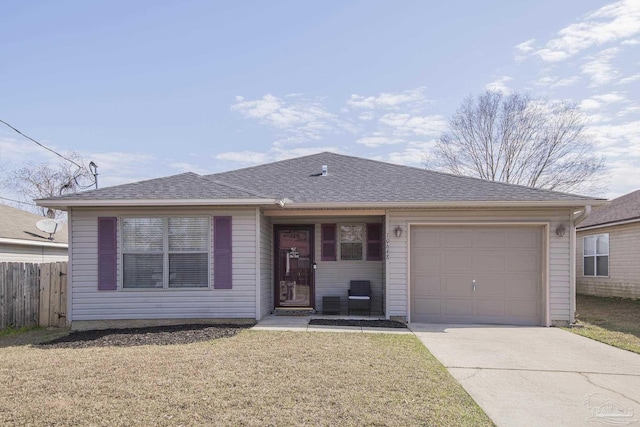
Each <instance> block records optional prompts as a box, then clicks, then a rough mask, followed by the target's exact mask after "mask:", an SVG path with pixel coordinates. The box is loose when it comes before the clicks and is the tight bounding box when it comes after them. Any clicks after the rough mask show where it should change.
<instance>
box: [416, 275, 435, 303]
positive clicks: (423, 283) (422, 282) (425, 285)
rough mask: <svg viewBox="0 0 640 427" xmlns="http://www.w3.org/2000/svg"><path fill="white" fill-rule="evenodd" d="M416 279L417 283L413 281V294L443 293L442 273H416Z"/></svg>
mask: <svg viewBox="0 0 640 427" xmlns="http://www.w3.org/2000/svg"><path fill="white" fill-rule="evenodd" d="M414 280H415V283H413V282H412V283H411V294H412V295H414V296H415V297H418V298H419V297H423V296H433V295H436V296H439V295H441V294H442V282H441V280H442V278H441V276H440V275H428V274H421V275H415V276H414Z"/></svg>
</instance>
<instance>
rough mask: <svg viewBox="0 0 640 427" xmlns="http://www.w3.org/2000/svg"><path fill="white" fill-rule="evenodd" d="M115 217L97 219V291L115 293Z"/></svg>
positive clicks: (116, 250) (116, 227)
mask: <svg viewBox="0 0 640 427" xmlns="http://www.w3.org/2000/svg"><path fill="white" fill-rule="evenodd" d="M117 230H118V219H117V218H116V217H99V218H98V290H99V291H115V290H117V289H118V283H117V274H116V269H117V265H118V264H117V257H118V245H117V243H116V242H117V239H116V233H117Z"/></svg>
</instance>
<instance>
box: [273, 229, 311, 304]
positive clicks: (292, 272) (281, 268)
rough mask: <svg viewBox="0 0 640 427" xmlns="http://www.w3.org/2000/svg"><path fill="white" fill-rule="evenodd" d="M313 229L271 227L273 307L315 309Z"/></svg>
mask: <svg viewBox="0 0 640 427" xmlns="http://www.w3.org/2000/svg"><path fill="white" fill-rule="evenodd" d="M313 233H314V226H313V225H292V226H286V225H276V226H274V254H275V256H274V263H275V265H274V273H275V274H274V275H275V286H274V288H275V306H276V307H314V306H315V297H314V293H315V292H314V291H315V289H314V273H315V270H314V265H315V263H314V257H313V255H314V254H313V248H314V246H313Z"/></svg>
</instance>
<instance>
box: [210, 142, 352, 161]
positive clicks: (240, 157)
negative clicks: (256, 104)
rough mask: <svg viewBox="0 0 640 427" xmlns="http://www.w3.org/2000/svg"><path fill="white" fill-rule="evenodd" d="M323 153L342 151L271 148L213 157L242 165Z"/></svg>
mask: <svg viewBox="0 0 640 427" xmlns="http://www.w3.org/2000/svg"><path fill="white" fill-rule="evenodd" d="M323 151H331V152H334V153H340V152H341V151H342V150H341V149H340V148H338V147H332V146H326V147H321V146H319V147H299V148H281V147H278V146H273V147H272V148H271V149H270V150H268V151H264V152H260V151H228V152H225V153H218V154H216V155H215V156H214V157H215V158H216V159H217V160H224V161H228V162H235V163H244V164H262V163H269V162H275V161H278V160H286V159H291V158H294V157H300V156H308V155H311V154H316V153H321V152H323Z"/></svg>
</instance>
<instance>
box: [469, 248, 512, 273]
mask: <svg viewBox="0 0 640 427" xmlns="http://www.w3.org/2000/svg"><path fill="white" fill-rule="evenodd" d="M474 267H475V268H474V271H480V272H483V271H497V272H504V271H506V270H507V260H506V259H505V257H504V251H496V250H485V251H482V252H478V253H476V259H475V264H474Z"/></svg>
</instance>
